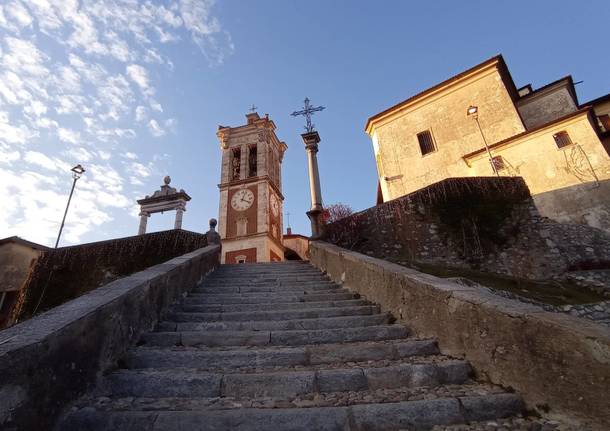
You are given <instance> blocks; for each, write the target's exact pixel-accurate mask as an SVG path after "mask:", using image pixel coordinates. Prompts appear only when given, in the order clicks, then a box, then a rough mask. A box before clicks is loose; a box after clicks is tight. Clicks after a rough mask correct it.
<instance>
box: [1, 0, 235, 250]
mask: <svg viewBox="0 0 610 431" xmlns="http://www.w3.org/2000/svg"><path fill="white" fill-rule="evenodd" d="M214 3H215V2H214V1H213V0H166V1H164V2H162V3H161V2H152V1H150V0H126V1H104V2H100V1H97V0H80V1H77V0H28V1H25V0H8V1H7V2H3V3H2V4H0V166H2V169H0V193H2V195H3V196H12V197H13V198H14V199H4V200H0V202H2V203H0V237H4V236H8V235H22V236H26V237H28V238H29V239H31V240H33V241H39V242H42V243H47V244H48V243H50V242H51V241H52V239H53V238H54V236H55V234H56V233H55V232H56V230H57V227H58V224H59V221H60V220H61V215H62V211H63V206H64V205H65V198H66V196H65V194H66V193H65V192H66V183H69V179H70V178H69V168H70V167H71V166H72V165H73V164H75V163H86V165H87V166H86V168H87V172H86V174H85V175H84V176H83V178H82V179H81V180H80V181H79V187H78V192H77V194H76V195H75V200H77V202H78V205H75V206H74V209H72V210H71V213H70V216H69V218H70V221H71V223H70V224H69V226H68V227H67V229H66V236H65V239H66V240H67V241H69V242H76V241H79V239H80V238H81V236H82V235H84V234H86V233H88V232H90V231H91V230H92V229H97V228H98V227H100V226H102V225H104V224H105V223H109V222H111V221H112V220H113V219H114V218H115V217H116V216H117V214H118V213H117V211H124V212H130V208H131V207H132V206H133V198H134V196H139V195H142V194H143V193H142V190H141V189H140V188H139V187H141V186H142V185H144V184H145V182H146V181H148V179H149V178H150V177H151V176H152V173H153V172H157V171H158V170H159V169H157V165H156V164H158V163H164V160H165V158H166V156H165V155H156V154H138V151H137V150H136V149H129V147H130V145H133V144H132V143H133V142H135V140H136V139H137V138H138V135H142V138H143V139H145V137H146V136H150V135H149V133H150V134H152V136H154V137H156V138H159V139H166V138H167V136H171V134H172V132H173V131H174V130H175V128H176V124H177V123H176V120H175V119H174V118H171V112H166V110H165V109H164V106H163V100H162V98H160V97H159V92H158V91H157V87H158V85H159V82H158V77H159V76H160V75H163V74H166V73H168V72H169V73H171V71H172V70H173V64H174V63H173V61H172V59H171V58H170V57H169V56H168V55H167V54H166V53H168V52H171V50H167V49H163V46H164V45H167V44H180V43H182V44H186V43H194V44H196V46H197V47H198V48H199V50H200V51H201V52H202V54H203V55H204V56H205V58H207V59H208V62H209V64H211V65H219V64H222V62H223V61H224V58H225V57H226V56H227V55H228V54H230V53H231V52H232V51H233V46H232V43H231V40H230V36H229V34H228V33H227V32H226V31H225V30H224V29H223V28H222V26H221V24H220V22H219V21H218V19H217V18H216V17H215V15H214V13H213V8H214ZM159 70H161V71H163V73H160V72H159ZM121 155H123V157H121ZM68 185H69V184H68ZM72 211H73V212H72Z"/></svg>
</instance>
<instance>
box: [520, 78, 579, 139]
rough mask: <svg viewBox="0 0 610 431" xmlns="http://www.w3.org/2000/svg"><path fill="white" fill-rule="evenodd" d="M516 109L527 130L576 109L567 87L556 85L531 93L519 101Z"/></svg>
mask: <svg viewBox="0 0 610 431" xmlns="http://www.w3.org/2000/svg"><path fill="white" fill-rule="evenodd" d="M566 82H569V81H566ZM517 107H518V109H519V113H520V114H521V118H522V119H523V122H524V123H525V126H526V127H527V128H528V129H533V128H535V127H538V126H541V125H543V124H546V123H548V122H551V121H553V120H556V119H558V118H561V117H563V116H565V115H568V114H570V113H572V112H574V111H576V110H577V109H578V105H577V104H576V101H575V100H574V98H573V97H572V94H571V93H570V91H569V90H568V87H567V85H557V86H553V87H552V88H549V89H546V90H541V91H540V92H534V93H531V94H530V95H528V96H525V97H524V98H522V99H520V100H519V101H518V103H517Z"/></svg>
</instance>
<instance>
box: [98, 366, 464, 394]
mask: <svg viewBox="0 0 610 431" xmlns="http://www.w3.org/2000/svg"><path fill="white" fill-rule="evenodd" d="M470 372H471V370H470V366H469V365H468V363H467V362H466V361H460V360H446V361H440V362H433V363H428V364H413V363H404V364H397V365H392V366H386V367H364V368H337V369H321V370H305V371H280V372H268V373H237V374H235V373H233V374H220V373H204V372H200V371H198V370H180V371H174V370H135V371H133V370H121V371H117V372H114V373H112V374H110V375H109V376H107V378H106V380H107V391H108V394H111V395H112V397H148V398H162V397H181V398H193V397H233V398H237V399H248V398H262V397H273V398H285V397H296V396H298V395H303V394H311V393H330V392H343V391H369V390H377V389H385V388H390V389H395V388H398V387H404V388H413V387H418V386H439V385H446V384H461V383H464V382H466V381H467V380H468V378H469V375H470Z"/></svg>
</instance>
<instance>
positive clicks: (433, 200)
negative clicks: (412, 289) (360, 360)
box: [325, 177, 610, 280]
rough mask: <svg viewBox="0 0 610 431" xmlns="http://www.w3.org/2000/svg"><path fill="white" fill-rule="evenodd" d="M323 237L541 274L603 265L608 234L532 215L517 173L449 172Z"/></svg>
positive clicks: (448, 262)
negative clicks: (455, 175) (469, 174)
mask: <svg viewBox="0 0 610 431" xmlns="http://www.w3.org/2000/svg"><path fill="white" fill-rule="evenodd" d="M326 234H327V235H326V238H325V239H326V240H327V241H328V242H331V243H333V244H337V245H339V246H341V247H345V248H349V249H353V250H356V251H359V252H362V253H365V254H368V255H371V256H375V257H380V258H391V259H392V260H394V261H398V262H403V263H405V264H407V265H409V264H415V265H430V266H435V267H437V268H457V269H468V270H476V271H481V272H488V273H493V274H501V275H506V276H511V277H515V278H520V279H536V280H542V279H549V278H553V277H559V276H561V275H562V274H564V273H566V272H567V271H572V270H578V269H597V268H606V267H608V268H610V235H609V234H607V233H605V232H603V231H601V230H598V229H595V228H592V227H589V226H587V225H575V224H561V223H557V222H554V221H552V220H549V219H547V218H545V217H542V216H540V214H539V213H538V211H537V209H536V207H535V205H534V203H533V202H532V200H531V198H530V197H529V192H528V189H527V186H526V185H525V183H524V182H523V179H521V178H518V177H499V178H497V177H476V178H452V179H447V180H444V181H441V182H439V183H436V184H433V185H431V186H429V187H426V188H424V189H422V190H420V191H418V192H415V193H411V194H409V195H406V196H404V197H402V198H398V199H395V200H393V201H390V202H386V203H384V204H381V205H378V206H375V207H372V208H369V209H367V210H364V211H362V212H359V213H356V214H354V215H352V216H350V217H347V218H345V219H342V220H339V221H337V222H335V223H333V224H330V225H328V226H327V229H326Z"/></svg>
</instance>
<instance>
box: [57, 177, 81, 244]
mask: <svg viewBox="0 0 610 431" xmlns="http://www.w3.org/2000/svg"><path fill="white" fill-rule="evenodd" d="M70 170H71V171H72V179H73V181H72V189H71V190H70V196H69V197H68V204H67V205H66V211H65V212H64V218H63V219H62V220H61V226H60V227H59V234H58V235H57V241H55V248H57V245H58V244H59V239H60V238H61V231H62V230H63V229H64V223H65V222H66V216H67V215H68V208H70V201H71V200H72V194H73V193H74V187H75V186H76V181H77V180H78V179H79V178H80V177H81V176H82V175H83V173H85V168H83V167H82V166H81V165H76V166H74V167H73V168H72V169H70Z"/></svg>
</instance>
